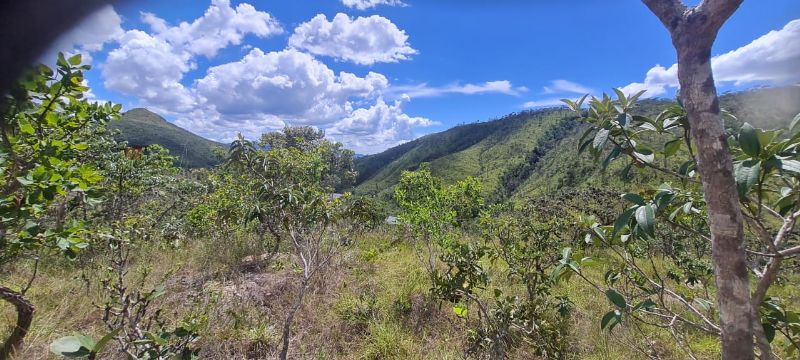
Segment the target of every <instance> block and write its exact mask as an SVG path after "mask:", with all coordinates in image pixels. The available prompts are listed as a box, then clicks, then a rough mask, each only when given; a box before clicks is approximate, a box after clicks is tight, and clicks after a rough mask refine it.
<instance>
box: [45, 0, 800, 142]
mask: <svg viewBox="0 0 800 360" xmlns="http://www.w3.org/2000/svg"><path fill="white" fill-rule="evenodd" d="M695 3H696V1H695ZM798 18H800V2H798V1H797V0H763V1H754V0H750V1H745V2H744V4H743V5H742V7H741V8H740V9H739V10H738V11H737V12H736V14H734V16H733V17H732V18H731V19H730V20H729V21H728V23H727V24H726V25H725V27H724V28H723V29H722V31H721V33H720V34H719V37H718V39H717V42H716V44H715V48H714V52H713V53H714V55H717V56H719V57H718V59H715V63H714V68H715V73H716V74H717V80H718V85H719V86H720V88H721V90H723V91H726V90H738V89H746V88H750V87H753V86H757V85H785V84H797V83H798V82H800V21H794V20H796V19H798ZM793 21H794V22H793ZM181 23H184V24H181ZM55 50H64V51H67V52H75V51H81V52H83V53H85V54H87V55H88V56H89V57H90V59H91V60H90V61H91V63H92V64H93V65H94V67H95V70H93V71H91V72H90V73H89V75H88V80H89V84H90V86H91V87H92V89H93V90H92V91H93V94H94V96H95V97H96V98H97V99H98V100H110V101H114V102H119V103H122V104H123V105H124V106H125V107H126V108H132V107H139V106H143V107H148V108H150V109H152V110H154V111H156V112H158V113H160V114H162V115H163V116H165V117H166V118H167V119H169V120H170V121H174V122H175V123H177V124H178V125H180V126H183V127H185V128H187V129H189V130H191V131H194V132H196V133H198V134H200V135H203V136H206V137H209V138H212V139H216V140H221V141H226V140H230V139H231V138H232V137H233V136H235V135H236V134H237V133H239V132H241V133H243V134H245V135H246V136H249V137H255V136H257V135H258V134H259V133H261V132H266V131H272V130H275V129H279V128H281V127H282V126H284V125H289V124H305V125H313V126H317V127H319V128H322V129H325V130H326V132H327V133H328V135H329V136H330V137H332V138H334V139H336V140H339V141H342V142H344V143H345V144H346V145H347V146H349V147H351V148H353V149H355V150H356V151H357V152H360V153H374V152H378V151H381V150H384V149H386V148H387V147H390V146H394V145H397V144H399V143H402V142H404V141H408V140H411V139H413V138H415V137H418V136H421V135H424V134H426V133H430V132H435V131H441V130H444V129H446V128H449V127H451V126H453V125H456V124H459V123H469V122H474V121H484V120H488V119H492V118H497V117H500V116H502V115H505V114H508V113H511V112H516V111H520V110H522V109H526V108H535V107H542V106H553V105H556V104H557V99H559V98H562V97H570V98H573V97H578V96H580V94H581V93H583V92H590V93H593V94H598V93H600V92H602V91H609V90H610V89H611V88H612V87H621V88H623V89H625V90H626V91H629V92H633V91H637V90H639V89H647V90H648V94H649V96H654V97H671V96H673V95H674V92H675V87H676V84H675V78H674V72H675V68H674V67H671V66H672V65H673V64H674V62H675V54H674V50H673V48H672V46H671V43H670V41H669V36H668V34H667V32H666V30H665V29H663V27H662V26H661V24H660V23H659V22H658V20H657V19H656V18H655V16H653V15H652V14H651V13H650V12H649V11H648V10H647V8H646V7H645V6H644V5H643V4H642V3H641V2H640V1H639V0H614V1H601V0H582V1H577V0H576V1H522V0H497V1H483V0H402V1H400V0H292V1H257V0H249V1H236V0H230V1H229V0H213V1H212V0H207V1H206V0H173V1H156V0H139V1H128V2H124V3H123V4H121V5H118V6H115V7H108V8H105V9H103V10H101V11H100V12H99V13H98V14H96V15H94V16H92V17H90V18H88V19H87V20H86V21H85V22H84V23H83V24H82V25H80V26H79V27H78V28H76V29H75V30H74V31H73V32H72V33H70V34H67V35H65V37H64V39H62V40H61V41H60V42H59V43H58V44H57V45H55V46H54V51H55ZM656 65H661V67H657V66H656Z"/></svg>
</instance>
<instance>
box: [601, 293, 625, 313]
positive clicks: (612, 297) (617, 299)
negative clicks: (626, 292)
mask: <svg viewBox="0 0 800 360" xmlns="http://www.w3.org/2000/svg"><path fill="white" fill-rule="evenodd" d="M606 297H607V298H608V300H609V301H611V303H612V304H614V305H616V306H617V307H618V308H620V309H623V310H624V309H625V306H626V305H627V304H626V303H625V297H623V296H622V294H620V293H618V292H617V291H616V290H614V289H608V290H606Z"/></svg>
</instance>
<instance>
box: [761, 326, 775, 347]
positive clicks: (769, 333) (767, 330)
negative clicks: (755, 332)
mask: <svg viewBox="0 0 800 360" xmlns="http://www.w3.org/2000/svg"><path fill="white" fill-rule="evenodd" d="M761 326H762V327H763V328H764V336H765V337H766V338H767V341H768V342H769V343H772V341H773V340H775V327H774V326H772V324H770V323H762V324H761Z"/></svg>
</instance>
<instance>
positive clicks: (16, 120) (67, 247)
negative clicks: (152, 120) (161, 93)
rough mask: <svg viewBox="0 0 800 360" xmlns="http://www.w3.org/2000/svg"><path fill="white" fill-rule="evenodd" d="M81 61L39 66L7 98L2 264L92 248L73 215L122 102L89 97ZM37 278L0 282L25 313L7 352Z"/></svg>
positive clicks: (28, 310) (29, 314)
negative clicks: (94, 148)
mask: <svg viewBox="0 0 800 360" xmlns="http://www.w3.org/2000/svg"><path fill="white" fill-rule="evenodd" d="M80 64H81V56H80V55H75V56H73V57H71V58H69V59H66V58H65V57H64V55H63V54H59V56H58V61H57V69H56V71H53V70H51V69H50V68H48V67H46V66H44V65H41V66H38V67H36V68H35V69H34V70H32V71H31V72H29V73H28V74H27V75H26V76H24V77H23V79H22V80H21V81H20V82H19V83H18V84H17V86H16V87H15V88H14V89H12V91H11V92H10V93H9V94H8V95H5V96H3V97H2V99H0V117H2V119H1V120H2V122H0V172H2V177H3V185H2V188H0V266H2V265H6V264H8V263H12V262H14V263H17V262H20V261H22V260H24V259H34V261H35V262H36V265H38V261H39V259H40V258H41V257H42V256H45V255H46V254H48V253H50V252H60V253H62V254H64V255H65V256H67V257H68V258H74V257H75V256H76V255H77V254H78V252H79V251H80V250H81V249H83V248H85V247H86V246H88V243H87V242H86V241H85V236H84V231H85V230H84V227H83V224H82V223H81V222H79V221H70V222H67V213H68V211H69V210H70V209H75V208H80V207H82V206H85V204H86V203H87V201H88V200H89V199H90V198H91V197H92V195H93V189H94V187H95V185H96V184H97V183H98V182H99V181H100V180H101V179H102V176H101V174H100V172H99V171H98V170H97V169H96V168H95V167H94V166H93V165H92V163H93V159H92V158H91V157H90V155H91V154H92V152H91V149H90V148H91V146H90V145H91V144H92V143H93V142H94V141H97V137H99V136H103V135H102V134H104V129H105V124H106V122H108V121H109V120H111V119H115V118H118V117H119V110H120V108H121V106H120V105H111V104H110V103H105V104H98V103H90V102H88V101H87V100H86V99H85V98H84V93H85V92H86V91H88V88H87V87H86V86H84V85H83V84H84V77H83V72H84V71H85V70H88V69H89V66H88V65H80ZM33 274H34V275H33V276H35V274H36V271H35V270H34V272H33ZM32 282H33V277H32V278H31V280H30V281H29V282H28V284H27V285H25V286H24V287H22V288H21V289H20V290H14V289H12V288H10V287H7V286H4V285H0V298H2V299H3V300H5V301H8V302H10V303H11V304H12V305H14V306H15V307H16V309H17V314H18V316H17V324H16V326H15V328H14V330H13V331H12V333H11V335H10V336H9V338H8V339H7V340H6V341H5V342H4V345H3V347H2V349H0V358H8V356H9V354H11V353H13V352H16V351H18V350H19V349H20V348H21V347H22V344H23V340H24V338H25V335H26V333H27V332H28V329H29V327H30V324H31V321H32V318H33V311H34V307H33V304H31V303H30V302H29V301H28V300H27V299H26V298H25V293H26V291H27V290H28V289H29V287H30V286H31V284H32Z"/></svg>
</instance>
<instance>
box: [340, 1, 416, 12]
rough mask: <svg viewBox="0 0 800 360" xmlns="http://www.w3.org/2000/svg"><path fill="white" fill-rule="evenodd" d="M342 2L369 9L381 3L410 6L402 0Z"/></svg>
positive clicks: (348, 5)
mask: <svg viewBox="0 0 800 360" xmlns="http://www.w3.org/2000/svg"><path fill="white" fill-rule="evenodd" d="M342 4H344V6H347V7H349V8H356V9H358V10H367V9H371V8H374V7H377V6H379V5H387V6H408V5H407V4H406V3H404V2H402V1H401V0H342Z"/></svg>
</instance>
